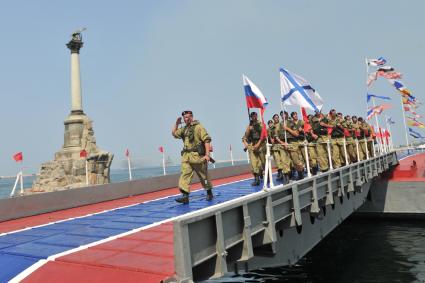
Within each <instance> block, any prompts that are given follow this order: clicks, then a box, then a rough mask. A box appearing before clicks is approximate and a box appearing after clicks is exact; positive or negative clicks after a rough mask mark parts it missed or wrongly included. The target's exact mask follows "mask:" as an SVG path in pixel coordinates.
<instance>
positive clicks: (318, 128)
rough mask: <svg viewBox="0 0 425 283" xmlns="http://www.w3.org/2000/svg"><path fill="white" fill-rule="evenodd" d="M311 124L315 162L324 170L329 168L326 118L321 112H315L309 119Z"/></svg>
mask: <svg viewBox="0 0 425 283" xmlns="http://www.w3.org/2000/svg"><path fill="white" fill-rule="evenodd" d="M311 126H312V128H313V133H314V134H315V135H316V136H317V137H318V138H317V145H316V150H317V162H318V163H319V168H320V171H322V172H326V171H328V170H329V158H328V148H327V142H328V141H329V135H328V127H330V126H329V125H328V119H327V117H325V116H324V115H323V114H322V113H320V112H316V114H315V115H314V116H313V118H312V119H311Z"/></svg>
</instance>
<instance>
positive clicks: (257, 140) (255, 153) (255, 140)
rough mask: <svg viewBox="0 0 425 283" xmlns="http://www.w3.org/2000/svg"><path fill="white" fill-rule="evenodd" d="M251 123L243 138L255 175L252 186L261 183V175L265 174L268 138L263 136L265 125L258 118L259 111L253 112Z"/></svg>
mask: <svg viewBox="0 0 425 283" xmlns="http://www.w3.org/2000/svg"><path fill="white" fill-rule="evenodd" d="M250 119H251V121H250V123H249V126H248V127H247V128H246V131H245V134H244V136H243V138H242V142H243V144H244V150H245V151H246V150H248V153H249V159H250V160H251V171H252V174H253V175H254V181H253V182H252V183H251V185H252V186H259V185H260V175H262V174H263V171H264V166H265V164H266V140H265V139H262V138H261V131H262V128H263V126H262V125H261V123H260V122H259V121H258V119H257V113H256V112H251V114H250Z"/></svg>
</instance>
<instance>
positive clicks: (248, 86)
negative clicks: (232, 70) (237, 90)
mask: <svg viewBox="0 0 425 283" xmlns="http://www.w3.org/2000/svg"><path fill="white" fill-rule="evenodd" d="M242 80H243V85H244V89H245V98H246V105H247V106H248V108H261V109H264V108H265V107H266V106H267V104H268V102H267V99H266V97H265V96H264V95H263V93H262V92H261V90H260V89H259V88H258V87H257V86H256V85H255V84H254V83H253V82H252V81H251V80H250V79H248V77H247V76H245V75H242Z"/></svg>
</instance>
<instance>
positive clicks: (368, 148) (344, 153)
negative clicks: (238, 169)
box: [242, 109, 375, 186]
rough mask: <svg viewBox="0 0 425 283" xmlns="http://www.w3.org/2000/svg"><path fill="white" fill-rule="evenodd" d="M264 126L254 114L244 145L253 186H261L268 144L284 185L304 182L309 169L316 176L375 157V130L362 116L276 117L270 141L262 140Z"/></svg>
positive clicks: (271, 124) (332, 113) (282, 114)
mask: <svg viewBox="0 0 425 283" xmlns="http://www.w3.org/2000/svg"><path fill="white" fill-rule="evenodd" d="M262 127H263V126H262V123H261V121H259V120H258V117H257V113H256V112H251V113H250V124H249V125H248V127H247V129H246V131H245V134H244V136H243V138H242V142H243V144H244V149H245V150H247V151H248V152H249V158H250V160H251V171H252V174H253V176H254V181H253V182H252V186H258V185H260V179H261V178H262V177H263V174H264V168H265V160H266V144H267V143H268V144H270V145H271V147H270V154H271V156H273V160H274V163H275V166H276V168H277V172H278V173H277V178H276V180H277V181H280V182H282V183H283V184H286V183H289V182H290V181H291V180H301V179H303V178H304V175H305V173H306V170H307V167H309V168H308V170H309V172H307V173H310V174H311V175H316V174H317V173H318V172H319V171H320V172H326V171H328V170H329V169H336V168H339V167H341V166H345V165H348V164H351V163H354V162H357V161H359V160H364V159H366V158H368V157H372V156H374V146H373V144H374V142H375V134H374V131H373V127H372V126H371V125H369V124H368V123H367V122H366V121H365V120H364V119H363V118H362V117H358V118H357V117H356V116H352V117H350V116H349V115H346V116H345V117H343V115H342V113H337V112H336V111H335V109H332V110H331V111H330V112H329V113H328V114H326V115H325V114H323V113H322V112H320V111H317V112H315V114H314V115H308V116H307V115H305V118H304V119H299V118H298V113H297V112H292V113H291V115H288V113H287V112H286V111H281V112H280V115H278V114H274V115H273V118H272V120H269V121H268V123H267V140H266V139H265V138H261V133H262ZM307 164H308V166H307Z"/></svg>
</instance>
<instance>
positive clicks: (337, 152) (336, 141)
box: [329, 109, 345, 168]
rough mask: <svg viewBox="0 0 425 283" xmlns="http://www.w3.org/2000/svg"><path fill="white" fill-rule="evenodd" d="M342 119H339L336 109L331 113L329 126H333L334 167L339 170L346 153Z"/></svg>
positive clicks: (332, 150)
mask: <svg viewBox="0 0 425 283" xmlns="http://www.w3.org/2000/svg"><path fill="white" fill-rule="evenodd" d="M341 122H342V121H341V119H340V118H339V117H337V114H336V111H335V109H332V110H331V111H330V112H329V124H330V125H331V126H332V133H331V143H332V149H331V152H332V165H333V168H339V167H341V165H342V162H341V161H342V160H345V153H344V130H343V129H342V126H341Z"/></svg>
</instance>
